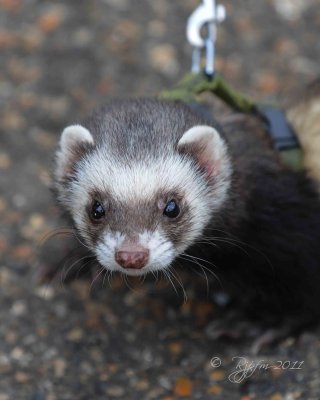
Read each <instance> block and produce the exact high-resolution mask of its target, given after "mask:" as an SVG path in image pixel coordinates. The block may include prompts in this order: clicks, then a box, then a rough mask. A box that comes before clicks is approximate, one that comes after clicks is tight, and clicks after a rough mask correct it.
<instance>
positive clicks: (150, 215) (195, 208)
mask: <svg viewBox="0 0 320 400" xmlns="http://www.w3.org/2000/svg"><path fill="white" fill-rule="evenodd" d="M55 178H56V187H57V189H58V193H59V199H60V201H61V203H62V204H63V206H64V207H65V208H66V209H67V210H68V211H69V213H70V214H71V216H72V218H73V221H74V223H75V226H76V228H77V230H78V232H79V233H80V235H81V236H82V238H83V240H84V241H85V243H86V245H87V246H88V247H90V249H91V250H92V251H93V253H94V254H95V255H96V258H97V260H98V261H99V263H100V264H101V265H102V266H104V267H105V268H106V269H108V270H111V271H120V272H123V273H126V274H128V275H143V274H145V273H147V272H153V271H157V270H163V269H165V268H168V267H169V266H170V265H171V263H172V262H173V260H174V259H175V258H176V257H177V256H178V255H179V254H181V253H182V252H184V251H185V250H186V249H187V248H188V247H189V246H190V245H191V244H193V243H194V242H195V241H196V240H197V238H199V237H200V236H201V234H202V232H203V230H204V228H205V227H206V226H207V225H208V223H209V222H210V220H211V219H212V217H213V216H214V213H215V212H217V211H218V210H219V209H220V207H221V206H222V204H223V203H224V201H225V199H226V197H227V192H228V188H229V186H230V180H231V167H230V161H229V158H228V155H227V150H226V145H225V143H224V141H223V140H222V139H221V137H220V135H219V134H218V133H217V131H216V130H215V129H214V128H212V127H209V126H195V127H193V128H191V129H189V130H188V131H187V132H185V133H184V134H183V135H182V137H181V139H180V140H179V142H178V144H177V147H176V149H175V151H172V152H171V153H170V154H169V153H167V154H163V155H162V156H161V157H157V158H155V157H151V156H150V157H146V158H145V159H144V160H140V161H138V160H137V161H136V162H134V163H130V164H128V163H127V162H126V158H125V157H123V158H121V159H120V158H119V157H118V158H117V159H115V158H114V157H112V156H110V152H108V148H107V147H106V146H103V145H99V146H97V147H96V146H95V141H94V139H93V136H92V135H91V133H90V132H89V131H88V130H87V129H86V128H84V127H83V126H81V125H73V126H69V127H67V128H66V129H65V130H64V131H63V133H62V136H61V140H60V149H59V151H58V152H57V165H56V171H55Z"/></svg>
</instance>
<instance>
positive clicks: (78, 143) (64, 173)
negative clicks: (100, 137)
mask: <svg viewBox="0 0 320 400" xmlns="http://www.w3.org/2000/svg"><path fill="white" fill-rule="evenodd" d="M93 146H94V140H93V137H92V135H91V133H90V132H89V131H88V129H86V128H85V127H83V126H82V125H70V126H68V127H66V128H65V129H64V130H63V132H62V134H61V138H60V149H59V150H58V151H57V154H56V160H57V162H56V171H55V172H56V177H57V178H58V179H63V178H67V177H68V176H71V175H72V173H73V172H74V166H75V163H76V162H77V161H78V160H79V159H80V158H81V157H82V156H83V154H84V153H85V152H86V151H88V150H90V149H91V148H93Z"/></svg>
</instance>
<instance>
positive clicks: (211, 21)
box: [187, 0, 226, 76]
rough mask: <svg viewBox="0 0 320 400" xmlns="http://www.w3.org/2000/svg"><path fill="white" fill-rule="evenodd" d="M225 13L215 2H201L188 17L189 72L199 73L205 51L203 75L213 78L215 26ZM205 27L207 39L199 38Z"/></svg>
mask: <svg viewBox="0 0 320 400" xmlns="http://www.w3.org/2000/svg"><path fill="white" fill-rule="evenodd" d="M225 17H226V11H225V8H224V6H223V5H219V4H218V5H217V4H216V1H215V0H202V4H201V5H200V6H199V7H198V8H196V9H195V11H194V12H193V13H192V14H191V15H190V17H189V19H188V22H187V38H188V41H189V43H190V44H191V45H192V46H193V53H192V67H191V71H192V72H194V73H199V72H200V71H201V57H202V49H205V58H206V64H205V69H204V70H205V73H206V75H208V76H213V74H214V72H215V66H214V61H215V42H216V36H217V35H216V25H217V23H219V22H222V21H224V19H225ZM204 26H206V27H207V37H206V38H205V39H203V38H202V36H201V29H202V28H203V27H204Z"/></svg>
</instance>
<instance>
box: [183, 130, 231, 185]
mask: <svg viewBox="0 0 320 400" xmlns="http://www.w3.org/2000/svg"><path fill="white" fill-rule="evenodd" d="M178 151H179V152H180V153H181V154H188V155H190V156H191V157H193V158H194V160H195V161H196V163H197V164H198V165H199V167H200V168H201V169H202V170H203V171H205V174H206V176H207V177H208V178H214V177H215V176H217V175H221V174H222V175H225V174H227V175H229V174H230V169H231V165H230V160H229V157H228V153H227V146H226V144H225V142H224V140H223V139H222V138H221V136H220V135H219V133H218V132H217V130H216V129H214V128H212V127H211V126H206V125H198V126H194V127H193V128H191V129H189V130H187V131H186V132H185V133H184V134H183V136H182V137H181V139H180V140H179V142H178Z"/></svg>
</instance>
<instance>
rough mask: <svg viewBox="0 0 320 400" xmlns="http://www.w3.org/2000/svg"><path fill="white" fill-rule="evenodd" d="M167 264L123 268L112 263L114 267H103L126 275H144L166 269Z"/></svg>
mask: <svg viewBox="0 0 320 400" xmlns="http://www.w3.org/2000/svg"><path fill="white" fill-rule="evenodd" d="M169 266H170V264H169V265H166V266H160V265H146V266H145V267H143V268H140V269H136V268H123V267H121V266H120V265H119V266H118V265H114V267H113V268H112V269H111V268H110V267H105V266H104V268H106V269H107V270H108V271H112V272H120V273H121V274H123V275H128V276H145V275H147V274H150V273H153V272H157V271H162V270H165V269H167V268H168V267H169Z"/></svg>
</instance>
